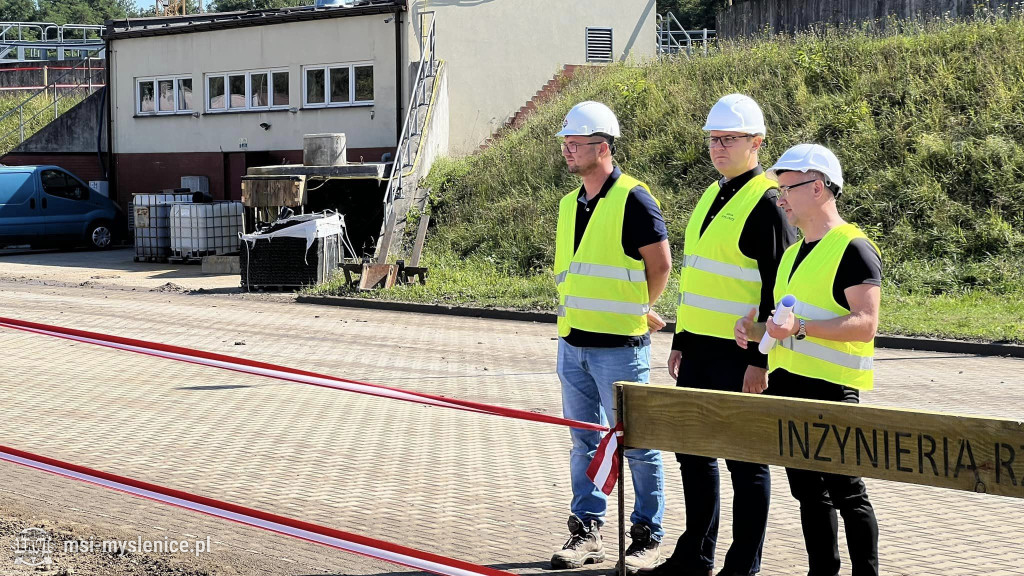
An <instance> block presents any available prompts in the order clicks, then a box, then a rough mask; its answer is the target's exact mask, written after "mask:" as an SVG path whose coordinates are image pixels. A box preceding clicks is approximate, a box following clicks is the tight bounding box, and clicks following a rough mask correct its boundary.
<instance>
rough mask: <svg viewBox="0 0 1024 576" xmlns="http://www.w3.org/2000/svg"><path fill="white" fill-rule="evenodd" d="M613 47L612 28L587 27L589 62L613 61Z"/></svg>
mask: <svg viewBox="0 0 1024 576" xmlns="http://www.w3.org/2000/svg"><path fill="white" fill-rule="evenodd" d="M613 55H614V50H613V49H612V29H611V28H587V62H611V61H612V60H613Z"/></svg>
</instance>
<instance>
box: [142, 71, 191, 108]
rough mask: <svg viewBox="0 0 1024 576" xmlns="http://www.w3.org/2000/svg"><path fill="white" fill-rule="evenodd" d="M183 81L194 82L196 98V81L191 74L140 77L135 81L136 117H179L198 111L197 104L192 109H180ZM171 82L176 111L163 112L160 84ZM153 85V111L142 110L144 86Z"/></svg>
mask: <svg viewBox="0 0 1024 576" xmlns="http://www.w3.org/2000/svg"><path fill="white" fill-rule="evenodd" d="M181 80H191V81H192V95H193V98H194V97H195V91H196V89H195V79H194V78H192V75H191V74H173V75H169V76H140V77H138V78H136V79H135V115H136V116H178V115H185V114H192V113H194V112H195V111H196V109H195V102H194V101H193V103H192V108H189V109H184V108H179V107H178V103H179V101H180V100H179V96H178V86H179V85H180V81H181ZM161 82H170V83H171V88H172V90H173V92H172V94H171V97H172V98H173V99H174V101H173V102H174V110H161V109H160V83H161ZM147 83H148V84H152V85H153V110H143V109H142V98H141V95H142V85H143V84H147Z"/></svg>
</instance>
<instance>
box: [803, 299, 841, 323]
mask: <svg viewBox="0 0 1024 576" xmlns="http://www.w3.org/2000/svg"><path fill="white" fill-rule="evenodd" d="M793 313H794V314H796V315H797V316H800V317H801V318H804V319H806V320H831V319H833V318H839V314H836V313H835V312H832V311H829V310H825V309H824V308H818V307H817V306H815V305H813V304H808V303H807V302H797V303H796V306H793Z"/></svg>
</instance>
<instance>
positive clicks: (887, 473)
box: [619, 382, 1024, 498]
mask: <svg viewBox="0 0 1024 576" xmlns="http://www.w3.org/2000/svg"><path fill="white" fill-rule="evenodd" d="M619 386H621V389H622V395H621V401H622V408H621V414H622V415H623V417H622V421H623V427H624V444H625V445H626V446H628V447H633V448H656V449H659V450H665V451H671V452H679V453H684V454H696V455H700V456H709V457H719V458H729V459H733V460H741V461H746V462H761V463H764V464H773V465H777V466H787V467H793V468H802V469H805V470H817V471H820V472H831V473H836V474H846V475H850V476H864V477H867V478H880V479H883V480H892V481H895V482H906V483H910V484H924V485H928V486H938V487H942V488H953V489H957V490H969V491H972V492H981V493H986V494H998V495H1002V496H1013V497H1016V498H1024V422H1021V421H1020V420H1008V419H1003V418H982V417H974V416H960V415H956V414H941V413H936V412H921V411H914V410H904V409H898V408H881V407H877V406H865V405H861V404H843V403H835V402H816V401H812V400H799V399H791V398H778V397H774V396H760V395H753V394H739V393H732V392H713V391H706V390H694V389H688V388H677V387H674V386H655V385H650V384H633V383H621V382H620V383H619ZM1022 411H1024V407H1022Z"/></svg>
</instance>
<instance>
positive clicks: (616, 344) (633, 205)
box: [565, 167, 668, 348]
mask: <svg viewBox="0 0 1024 576" xmlns="http://www.w3.org/2000/svg"><path fill="white" fill-rule="evenodd" d="M621 175H622V171H621V170H619V168H618V167H616V168H615V169H614V170H612V173H611V175H610V176H608V180H607V181H605V183H604V186H602V187H601V191H600V192H598V193H597V195H596V196H594V198H592V199H591V200H589V201H588V200H587V191H586V190H585V189H584V188H583V186H580V192H579V197H578V200H577V201H578V202H579V206H577V208H576V227H575V241H574V244H573V250H574V251H575V250H578V249H579V247H580V240H582V239H583V233H584V232H585V231H586V230H587V225H588V224H589V223H590V217H591V216H592V215H593V214H594V209H595V208H597V204H598V203H599V202H600V201H601V199H602V198H604V197H605V196H607V195H608V191H609V190H611V189H612V186H613V185H614V184H615V181H616V180H618V179H619V176H621ZM667 238H668V228H667V227H666V226H665V218H664V216H662V214H661V208H658V203H657V202H655V201H654V196H652V195H651V194H650V193H649V192H648V191H647V190H645V189H644V187H643V186H636V187H635V188H633V189H632V190H630V191H629V196H628V197H627V198H626V209H625V212H624V214H623V223H622V249H623V250H624V251H625V252H626V256H629V257H630V258H633V259H634V260H641V259H642V258H641V256H640V248H643V247H644V246H649V245H651V244H657V243H658V242H661V241H663V240H665V239H667ZM565 341H566V342H567V343H568V344H571V345H572V346H576V347H580V348H582V347H589V348H623V347H636V346H646V345H648V344H650V343H651V337H650V334H644V335H643V336H621V335H618V334H602V333H599V332H587V331H585V330H577V329H572V330H570V331H569V334H568V335H567V336H566V337H565Z"/></svg>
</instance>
